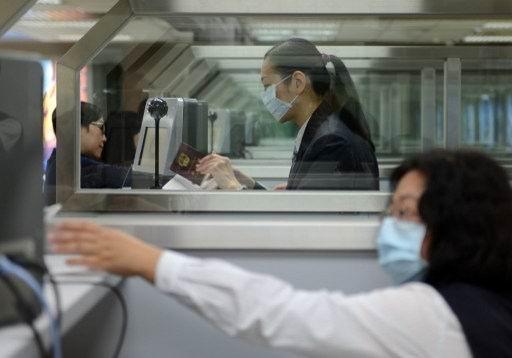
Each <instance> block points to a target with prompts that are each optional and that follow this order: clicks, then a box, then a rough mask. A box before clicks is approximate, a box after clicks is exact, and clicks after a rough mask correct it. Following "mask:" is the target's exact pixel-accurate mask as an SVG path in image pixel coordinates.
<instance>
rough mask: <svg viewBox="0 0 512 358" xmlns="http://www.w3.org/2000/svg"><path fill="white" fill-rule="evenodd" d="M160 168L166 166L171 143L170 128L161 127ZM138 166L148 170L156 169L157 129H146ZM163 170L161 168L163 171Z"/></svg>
mask: <svg viewBox="0 0 512 358" xmlns="http://www.w3.org/2000/svg"><path fill="white" fill-rule="evenodd" d="M159 134H160V163H161V164H160V167H161V166H162V165H165V164H166V162H165V160H166V156H167V151H168V148H167V147H168V143H169V128H166V127H160V128H159ZM138 165H141V166H143V167H144V168H147V169H152V170H154V168H155V128H154V127H145V130H144V133H143V139H142V148H141V151H140V156H139V160H138ZM161 169H162V168H160V170H161Z"/></svg>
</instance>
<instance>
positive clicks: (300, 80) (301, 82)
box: [291, 71, 308, 95]
mask: <svg viewBox="0 0 512 358" xmlns="http://www.w3.org/2000/svg"><path fill="white" fill-rule="evenodd" d="M292 80H293V81H292V83H291V84H292V87H291V90H292V91H293V92H295V94H296V95H300V94H302V93H303V92H304V91H305V90H306V84H307V81H308V79H307V77H306V75H305V74H304V72H302V71H295V72H294V73H293V74H292Z"/></svg>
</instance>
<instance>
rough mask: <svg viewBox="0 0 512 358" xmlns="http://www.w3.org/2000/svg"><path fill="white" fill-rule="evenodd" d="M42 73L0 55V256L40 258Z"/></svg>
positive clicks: (38, 66) (35, 66)
mask: <svg viewBox="0 0 512 358" xmlns="http://www.w3.org/2000/svg"><path fill="white" fill-rule="evenodd" d="M42 100H43V69H42V66H41V64H40V63H39V62H37V61H27V60H20V59H7V58H2V57H0V168H1V171H2V174H1V175H0V198H2V199H1V200H0V253H6V252H15V253H24V254H25V255H27V256H29V257H41V255H42V251H43V248H42V242H43V235H44V230H43V194H42V185H43V154H42V123H43V105H42Z"/></svg>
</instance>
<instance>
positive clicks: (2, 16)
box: [0, 0, 37, 37]
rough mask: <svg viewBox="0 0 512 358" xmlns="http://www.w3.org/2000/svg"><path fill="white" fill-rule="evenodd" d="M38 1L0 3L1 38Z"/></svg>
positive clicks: (11, 0) (19, 0)
mask: <svg viewBox="0 0 512 358" xmlns="http://www.w3.org/2000/svg"><path fill="white" fill-rule="evenodd" d="M36 1H37V0H3V1H0V9H1V11H0V37H2V35H3V34H4V33H6V32H7V31H8V30H9V29H10V28H11V27H12V26H13V25H14V24H15V23H16V21H18V20H19V19H20V17H22V16H23V15H24V14H25V13H26V12H27V11H28V10H30V8H31V7H32V6H33V5H34V4H35V2H36Z"/></svg>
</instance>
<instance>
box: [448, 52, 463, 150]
mask: <svg viewBox="0 0 512 358" xmlns="http://www.w3.org/2000/svg"><path fill="white" fill-rule="evenodd" d="M461 86H462V84H461V62H460V59H459V58H448V59H447V60H446V62H445V66H444V140H445V147H446V148H458V147H459V146H460V121H461Z"/></svg>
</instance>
